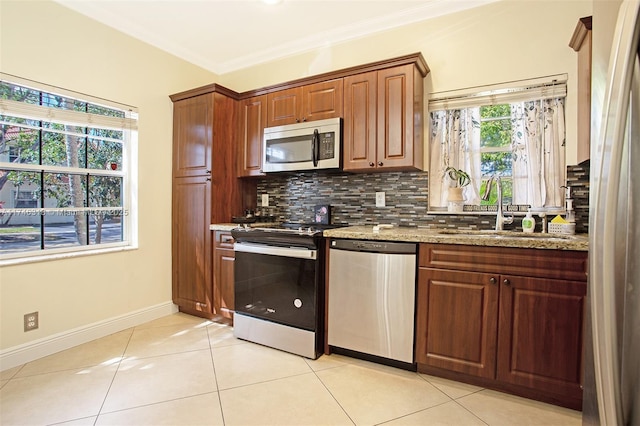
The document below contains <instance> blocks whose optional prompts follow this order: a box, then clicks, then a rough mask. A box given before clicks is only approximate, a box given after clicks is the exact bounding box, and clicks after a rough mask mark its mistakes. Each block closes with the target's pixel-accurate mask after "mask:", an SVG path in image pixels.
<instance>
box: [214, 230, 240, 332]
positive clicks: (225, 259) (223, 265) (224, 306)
mask: <svg viewBox="0 0 640 426" xmlns="http://www.w3.org/2000/svg"><path fill="white" fill-rule="evenodd" d="M214 241H215V245H214V248H213V293H214V295H215V296H214V304H213V309H214V313H215V314H217V315H220V316H222V317H223V318H227V319H230V320H233V312H234V309H235V304H234V300H235V298H234V297H235V296H234V262H235V252H234V251H233V237H232V236H231V233H230V232H225V231H216V232H215V237H214Z"/></svg>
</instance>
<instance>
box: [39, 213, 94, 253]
mask: <svg viewBox="0 0 640 426" xmlns="http://www.w3.org/2000/svg"><path fill="white" fill-rule="evenodd" d="M86 218H87V215H86V213H74V212H65V211H58V212H47V213H45V215H44V248H45V249H52V248H62V247H72V246H80V245H86V244H87V219H86Z"/></svg>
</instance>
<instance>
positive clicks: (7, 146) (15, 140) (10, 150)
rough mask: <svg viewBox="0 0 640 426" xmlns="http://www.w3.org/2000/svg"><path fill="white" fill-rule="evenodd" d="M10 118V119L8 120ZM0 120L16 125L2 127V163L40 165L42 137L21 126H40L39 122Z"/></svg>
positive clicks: (4, 118)
mask: <svg viewBox="0 0 640 426" xmlns="http://www.w3.org/2000/svg"><path fill="white" fill-rule="evenodd" d="M6 118H8V119H6ZM0 120H3V121H9V122H12V123H16V124H15V125H10V124H2V125H0V140H4V141H5V143H4V144H2V145H0V161H6V162H10V163H23V164H40V136H39V133H40V132H38V131H37V130H34V129H29V128H27V127H23V126H20V124H23V125H31V126H39V125H40V123H39V122H38V121H33V120H23V119H17V118H13V117H4V116H0Z"/></svg>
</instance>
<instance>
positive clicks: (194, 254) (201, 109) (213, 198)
mask: <svg viewBox="0 0 640 426" xmlns="http://www.w3.org/2000/svg"><path fill="white" fill-rule="evenodd" d="M235 97H237V94H236V93H235V92H233V91H230V90H228V89H226V88H224V87H222V86H219V85H215V84H213V85H210V86H206V87H204V88H199V89H195V90H191V91H187V92H182V93H178V94H175V95H171V96H170V98H171V100H172V101H173V184H172V191H173V198H172V218H171V222H172V223H171V225H172V235H171V251H172V293H173V302H174V303H175V304H177V305H178V306H179V307H180V310H181V311H183V312H186V313H190V314H194V315H198V316H202V317H208V318H213V317H214V316H216V315H218V312H216V309H215V305H216V304H215V301H214V297H215V296H214V295H215V292H214V289H213V276H212V275H213V274H212V270H213V268H212V263H213V253H212V250H213V240H212V233H211V231H210V230H209V226H210V224H212V223H221V222H229V221H230V220H231V217H232V216H233V214H235V213H236V212H238V211H241V192H240V191H238V190H237V182H236V181H237V179H236V168H235V165H236V157H235V155H236V154H235V148H234V144H235V129H236V121H235V120H236V115H235V110H236V107H235V99H234V98H235Z"/></svg>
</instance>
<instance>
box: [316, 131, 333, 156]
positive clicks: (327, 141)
mask: <svg viewBox="0 0 640 426" xmlns="http://www.w3.org/2000/svg"><path fill="white" fill-rule="evenodd" d="M335 138H336V134H335V133H334V132H326V133H322V134H321V135H320V157H319V158H318V159H319V160H327V159H329V158H333V157H334V156H335V152H334V144H335Z"/></svg>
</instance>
